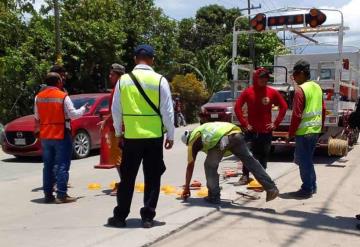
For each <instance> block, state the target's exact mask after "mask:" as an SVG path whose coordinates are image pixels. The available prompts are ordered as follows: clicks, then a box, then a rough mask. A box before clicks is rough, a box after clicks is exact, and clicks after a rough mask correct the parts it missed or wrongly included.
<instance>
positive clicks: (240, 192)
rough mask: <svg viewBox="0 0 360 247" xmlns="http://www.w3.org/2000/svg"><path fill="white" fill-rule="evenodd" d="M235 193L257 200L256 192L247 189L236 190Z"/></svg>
mask: <svg viewBox="0 0 360 247" xmlns="http://www.w3.org/2000/svg"><path fill="white" fill-rule="evenodd" d="M236 194H238V195H241V197H246V198H249V199H251V200H259V199H260V196H259V195H258V194H256V193H252V192H248V191H236ZM238 199H240V198H236V199H234V200H233V201H232V202H234V201H237V200H238Z"/></svg>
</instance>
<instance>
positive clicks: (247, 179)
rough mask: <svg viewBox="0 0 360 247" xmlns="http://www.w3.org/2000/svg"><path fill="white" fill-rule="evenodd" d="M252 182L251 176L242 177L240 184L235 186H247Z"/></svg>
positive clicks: (236, 183)
mask: <svg viewBox="0 0 360 247" xmlns="http://www.w3.org/2000/svg"><path fill="white" fill-rule="evenodd" d="M249 182H250V178H249V176H246V175H242V176H241V177H240V179H239V181H238V182H235V183H234V186H241V185H247V184H248V183H249Z"/></svg>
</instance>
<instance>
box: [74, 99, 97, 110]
mask: <svg viewBox="0 0 360 247" xmlns="http://www.w3.org/2000/svg"><path fill="white" fill-rule="evenodd" d="M71 100H72V102H73V104H74V107H75V109H79V108H80V107H82V106H83V105H85V104H86V103H87V104H88V105H89V106H90V107H91V106H92V105H93V104H94V103H95V100H96V98H94V97H83V98H72V99H71Z"/></svg>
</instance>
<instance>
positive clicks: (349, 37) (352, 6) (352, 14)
mask: <svg viewBox="0 0 360 247" xmlns="http://www.w3.org/2000/svg"><path fill="white" fill-rule="evenodd" d="M322 8H326V7H322ZM328 9H334V8H333V7H328ZM339 10H340V11H341V12H342V13H343V17H344V25H345V26H346V27H349V28H350V30H347V31H345V36H344V45H354V46H357V47H360V45H359V44H360V25H359V24H360V16H359V14H358V11H359V10H360V0H351V1H349V2H348V3H347V4H345V5H343V6H342V7H340V8H339ZM325 14H326V16H327V20H326V23H325V24H335V23H340V21H341V19H340V14H339V13H337V12H334V11H326V12H325ZM326 41H328V42H334V41H336V39H334V38H328V39H327V40H326Z"/></svg>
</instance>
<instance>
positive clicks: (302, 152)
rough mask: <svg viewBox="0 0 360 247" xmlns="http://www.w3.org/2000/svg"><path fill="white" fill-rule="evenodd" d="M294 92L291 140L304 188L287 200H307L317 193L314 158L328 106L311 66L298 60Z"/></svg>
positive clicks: (294, 71) (290, 129) (294, 74)
mask: <svg viewBox="0 0 360 247" xmlns="http://www.w3.org/2000/svg"><path fill="white" fill-rule="evenodd" d="M293 77H294V80H295V82H296V83H297V85H298V87H296V88H295V96H294V102H293V112H292V117H291V124H290V127H289V139H290V138H293V137H294V136H295V142H296V144H295V155H294V156H295V157H294V158H295V159H294V160H295V163H296V164H297V165H299V169H300V177H301V181H302V185H301V188H300V189H299V190H298V191H295V192H291V193H288V196H290V197H295V198H301V199H306V198H310V197H312V195H313V194H315V193H316V192H317V184H316V173H315V168H314V162H313V154H314V151H315V148H316V143H317V141H318V138H319V134H320V133H321V130H322V127H323V125H324V120H325V112H326V110H325V104H324V101H323V93H322V89H321V87H320V85H319V84H317V83H316V82H314V81H311V80H310V64H309V63H308V62H307V61H304V60H299V61H298V62H297V63H296V64H295V65H294V69H293Z"/></svg>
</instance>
